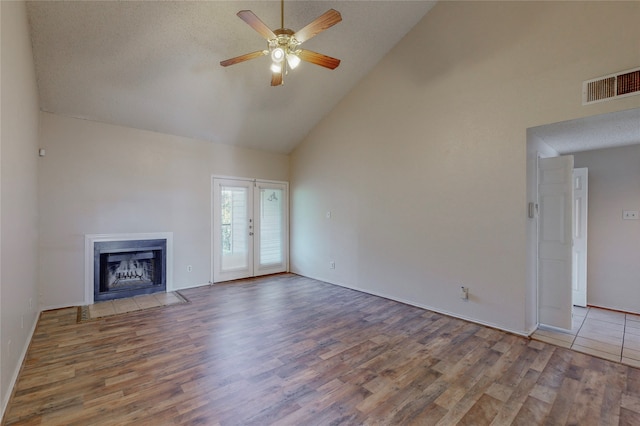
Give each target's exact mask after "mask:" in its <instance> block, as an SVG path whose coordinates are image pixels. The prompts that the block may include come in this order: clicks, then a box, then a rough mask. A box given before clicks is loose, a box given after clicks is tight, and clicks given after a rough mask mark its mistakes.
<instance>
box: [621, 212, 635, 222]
mask: <svg viewBox="0 0 640 426" xmlns="http://www.w3.org/2000/svg"><path fill="white" fill-rule="evenodd" d="M622 219H624V220H638V210H625V211H623V212H622Z"/></svg>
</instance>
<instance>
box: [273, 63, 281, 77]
mask: <svg viewBox="0 0 640 426" xmlns="http://www.w3.org/2000/svg"><path fill="white" fill-rule="evenodd" d="M271 72H273V73H276V74H277V73H279V72H282V65H280V64H279V63H277V62H272V63H271Z"/></svg>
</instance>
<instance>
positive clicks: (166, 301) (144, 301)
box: [89, 293, 184, 318]
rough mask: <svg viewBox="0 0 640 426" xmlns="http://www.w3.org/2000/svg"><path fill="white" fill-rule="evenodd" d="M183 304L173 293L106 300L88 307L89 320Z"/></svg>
mask: <svg viewBox="0 0 640 426" xmlns="http://www.w3.org/2000/svg"><path fill="white" fill-rule="evenodd" d="M175 303H184V300H183V299H182V298H181V297H179V296H177V295H176V294H175V293H154V294H144V295H141V296H135V297H129V298H126V299H115V300H107V301H105V302H98V303H94V304H93V305H89V316H90V318H100V317H107V316H109V315H115V314H123V313H126V312H133V311H139V310H141V309H147V308H155V307H158V306H164V305H173V304H175Z"/></svg>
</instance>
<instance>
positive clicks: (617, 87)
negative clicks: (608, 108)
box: [582, 67, 640, 105]
mask: <svg viewBox="0 0 640 426" xmlns="http://www.w3.org/2000/svg"><path fill="white" fill-rule="evenodd" d="M633 95H640V67H639V68H634V69H632V70H627V71H621V72H618V73H615V74H610V75H605V76H604V77H598V78H594V79H592V80H587V81H585V82H583V83H582V105H587V104H592V103H595V102H602V101H608V100H611V99H617V98H623V97H627V96H633Z"/></svg>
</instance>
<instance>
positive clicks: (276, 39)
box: [0, 0, 342, 86]
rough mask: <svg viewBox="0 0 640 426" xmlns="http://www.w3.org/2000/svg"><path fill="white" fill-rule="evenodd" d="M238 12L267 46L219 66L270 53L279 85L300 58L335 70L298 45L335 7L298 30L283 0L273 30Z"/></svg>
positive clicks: (330, 21)
mask: <svg viewBox="0 0 640 426" xmlns="http://www.w3.org/2000/svg"><path fill="white" fill-rule="evenodd" d="M0 1H2V0H0ZM237 15H238V17H239V18H240V19H242V20H243V21H244V22H246V23H247V24H248V25H249V26H250V27H251V28H253V29H254V30H255V31H256V32H257V33H258V34H260V35H261V36H262V37H263V38H264V39H266V40H267V49H266V50H259V51H257V52H252V53H247V54H244V55H241V56H236V57H235V58H231V59H227V60H224V61H221V62H220V65H222V66H223V67H227V66H229V65H234V64H237V63H240V62H244V61H248V60H249V59H253V58H257V57H259V56H266V55H269V56H271V72H272V73H273V75H272V76H271V85H272V86H282V84H283V77H284V76H285V75H287V74H288V71H289V70H293V69H295V68H297V67H298V65H300V61H305V62H310V63H312V64H316V65H320V66H321V67H325V68H329V69H335V68H336V67H337V66H338V65H340V60H339V59H336V58H332V57H330V56H327V55H323V54H321V53H316V52H312V51H310V50H305V49H298V46H299V45H300V44H302V43H304V42H305V41H307V40H309V39H310V38H312V37H315V36H316V35H318V34H319V33H321V32H322V31H324V30H326V29H327V28H330V27H332V26H334V25H335V24H337V23H338V22H340V21H342V16H341V15H340V12H338V11H337V10H334V9H329V10H328V11H326V12H325V13H323V14H322V15H321V16H319V17H317V18H316V19H314V20H313V21H311V22H310V23H309V24H307V25H306V26H305V27H303V28H302V29H301V30H299V31H298V32H294V31H293V30H290V29H288V28H285V27H284V0H281V1H280V17H281V19H280V23H281V26H280V28H278V29H275V30H271V29H270V28H269V27H268V26H267V25H266V24H265V23H264V22H262V21H261V20H260V18H258V17H257V16H256V14H255V13H253V12H252V11H250V10H241V11H240V12H238V13H237Z"/></svg>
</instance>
